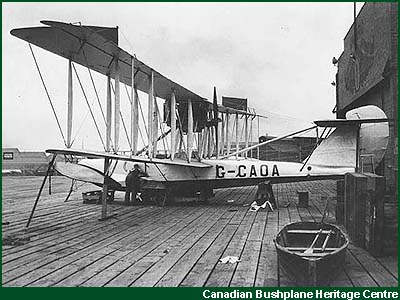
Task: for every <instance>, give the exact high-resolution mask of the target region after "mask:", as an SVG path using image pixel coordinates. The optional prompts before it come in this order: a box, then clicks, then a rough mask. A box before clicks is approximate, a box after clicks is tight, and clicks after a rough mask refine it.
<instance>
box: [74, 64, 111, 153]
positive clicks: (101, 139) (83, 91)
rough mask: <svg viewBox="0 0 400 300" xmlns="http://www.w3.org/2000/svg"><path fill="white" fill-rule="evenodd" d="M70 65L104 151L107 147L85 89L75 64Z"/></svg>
mask: <svg viewBox="0 0 400 300" xmlns="http://www.w3.org/2000/svg"><path fill="white" fill-rule="evenodd" d="M72 67H73V68H74V71H75V75H76V78H77V79H78V82H79V85H80V87H81V90H82V93H83V96H84V98H85V100H86V104H87V105H88V108H89V111H90V114H91V116H92V119H93V122H94V125H95V127H96V130H97V133H98V135H99V138H100V141H101V143H102V145H103V148H104V151H106V150H107V148H106V146H105V144H104V141H103V138H102V137H101V133H100V129H99V126H98V125H97V122H96V118H95V117H94V115H93V111H92V108H91V106H90V104H89V100H88V98H87V96H86V93H85V90H84V88H83V85H82V82H81V79H80V78H79V75H78V72H77V71H76V68H75V65H74V64H72Z"/></svg>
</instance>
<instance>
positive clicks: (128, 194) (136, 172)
mask: <svg viewBox="0 0 400 300" xmlns="http://www.w3.org/2000/svg"><path fill="white" fill-rule="evenodd" d="M143 174H144V173H143V171H142V170H140V168H139V165H138V164H134V165H133V169H132V170H130V171H129V173H128V175H127V176H126V179H125V186H126V191H125V204H126V205H129V203H132V204H133V205H137V204H139V201H138V200H137V199H138V198H137V193H138V192H139V190H140V176H142V175H143Z"/></svg>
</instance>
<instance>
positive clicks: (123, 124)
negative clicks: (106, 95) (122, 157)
mask: <svg viewBox="0 0 400 300" xmlns="http://www.w3.org/2000/svg"><path fill="white" fill-rule="evenodd" d="M111 89H112V91H113V94H114V96H115V89H114V86H113V85H112V84H111ZM119 115H120V117H121V121H122V127H124V131H125V136H126V139H127V141H128V145H129V148H130V149H132V146H131V142H130V140H129V134H128V130H127V129H126V125H125V120H124V116H123V115H122V113H121V110H120V111H119Z"/></svg>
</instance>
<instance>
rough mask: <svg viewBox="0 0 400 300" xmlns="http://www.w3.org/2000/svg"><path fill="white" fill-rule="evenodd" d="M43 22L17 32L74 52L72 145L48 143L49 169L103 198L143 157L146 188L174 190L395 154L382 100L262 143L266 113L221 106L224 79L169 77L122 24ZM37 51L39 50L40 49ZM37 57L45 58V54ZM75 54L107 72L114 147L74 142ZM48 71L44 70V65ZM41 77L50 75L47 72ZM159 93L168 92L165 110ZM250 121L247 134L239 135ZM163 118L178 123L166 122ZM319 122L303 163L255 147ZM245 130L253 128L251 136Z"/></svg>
mask: <svg viewBox="0 0 400 300" xmlns="http://www.w3.org/2000/svg"><path fill="white" fill-rule="evenodd" d="M41 23H42V24H43V25H45V26H40V27H30V28H20V29H14V30H12V31H11V34H12V35H14V36H16V37H18V38H20V39H22V40H24V41H27V42H28V43H29V45H30V47H31V44H33V45H36V46H38V47H40V48H43V49H45V50H48V51H50V52H52V53H55V54H57V55H59V56H61V57H63V58H66V59H67V60H68V61H69V64H68V66H69V70H68V74H69V76H68V97H67V103H68V110H67V124H66V128H67V130H66V131H67V134H66V139H65V146H66V148H64V149H47V150H46V152H47V153H50V154H53V159H52V160H51V162H50V163H49V169H48V170H49V171H50V170H51V168H54V169H55V170H57V171H58V172H59V173H60V174H62V175H64V176H67V177H69V178H71V179H73V180H78V181H84V182H90V183H93V184H96V185H98V186H102V187H103V202H106V201H105V200H104V199H105V198H106V197H105V195H106V193H107V190H108V189H112V190H124V189H125V178H126V175H127V173H128V171H129V170H130V169H132V167H133V165H134V164H139V166H140V167H141V169H142V170H143V171H144V172H145V174H146V176H145V177H143V189H157V190H159V191H160V190H161V191H164V192H165V193H164V194H165V195H170V196H171V195H174V194H177V193H180V192H184V191H188V190H191V191H193V192H200V194H202V195H204V196H205V197H207V195H210V194H211V192H212V190H213V189H215V188H228V187H235V186H243V185H255V184H257V183H260V182H263V181H266V180H268V181H270V182H272V183H278V182H291V181H302V180H319V179H328V178H333V179H334V178H340V177H342V176H343V175H344V174H345V173H347V172H354V171H355V170H357V169H359V168H360V167H362V166H363V162H364V160H365V158H367V160H369V161H370V162H371V164H372V165H373V167H374V166H377V165H378V164H379V162H380V161H381V160H382V158H383V156H384V154H385V150H386V147H387V141H388V135H389V130H388V121H387V117H386V115H385V113H384V112H383V111H382V110H381V109H379V108H378V107H375V106H365V107H360V108H356V109H353V110H351V111H349V112H348V113H347V114H346V119H336V120H326V121H324V120H322V121H315V122H314V124H313V125H312V126H310V127H308V128H305V129H302V130H299V131H297V132H293V133H290V134H287V135H284V136H280V137H277V138H274V139H272V140H268V141H265V142H262V143H259V142H258V137H259V136H257V143H253V142H251V136H252V134H253V132H254V131H255V130H253V121H256V120H259V118H260V117H262V116H260V115H257V114H256V113H255V112H254V111H251V110H250V109H248V108H244V109H243V108H234V107H226V106H222V105H218V103H217V95H216V89H215V88H214V95H213V101H212V102H210V101H208V100H207V99H206V98H204V97H202V96H199V95H197V94H196V93H194V92H192V91H190V90H188V89H187V88H185V87H183V86H181V85H179V84H177V83H175V82H174V81H172V80H170V79H168V78H167V77H165V76H164V75H162V74H160V73H159V72H157V71H155V70H154V69H153V68H151V67H150V66H148V65H147V64H145V63H143V62H142V61H141V60H139V59H138V58H136V56H135V55H131V54H129V53H128V52H126V51H125V50H123V49H121V48H120V47H119V46H118V28H110V27H98V26H83V25H81V24H78V25H73V24H67V23H62V22H55V21H41ZM31 50H32V47H31ZM32 54H33V57H34V58H35V56H34V53H33V50H32ZM35 62H36V66H37V67H38V65H37V61H36V59H35ZM75 63H76V64H79V65H82V66H84V67H86V68H87V69H88V70H89V71H90V70H92V71H96V72H97V73H100V74H102V75H104V76H106V77H107V97H106V99H105V105H106V109H105V110H106V116H105V122H106V132H105V134H104V140H105V143H104V151H86V150H76V149H72V147H71V146H72V142H71V132H72V117H73V92H72V91H73V88H72V70H73V67H74V64H75ZM38 71H39V74H40V69H39V67H38ZM40 75H41V74H40ZM41 79H42V83H43V84H44V82H43V77H42V75H41ZM112 82H113V83H114V84H112ZM121 85H125V86H127V87H129V88H130V92H129V93H128V96H129V100H130V105H131V106H130V107H131V110H130V116H131V119H130V136H129V145H130V149H129V151H128V153H126V152H124V153H122V152H121V151H120V146H119V145H120V143H119V139H120V124H121V118H120V109H121V104H120V97H121V96H120V86H121ZM138 91H141V92H144V93H146V94H147V95H148V100H147V120H146V122H147V126H146V135H147V145H145V146H144V147H143V148H142V149H138V139H139V132H138V130H140V126H139V110H140V109H141V105H140V102H141V101H140V99H139V94H138ZM47 96H48V97H49V95H47ZM157 98H158V99H164V101H165V103H164V107H163V111H164V116H163V117H162V116H161V114H160V110H159V109H158V106H157V101H156V99H157ZM143 119H145V118H143ZM240 120H241V122H242V124H243V127H242V129H243V130H242V132H244V134H242V135H240V134H239V132H240V128H239V123H240ZM160 123H164V125H166V126H167V127H168V128H169V129H168V130H167V131H165V130H163V127H161V126H160ZM58 125H59V128H61V126H60V124H58ZM318 127H322V128H324V130H323V131H322V134H321V135H318V131H317V142H316V145H315V147H314V149H313V151H312V153H311V154H310V155H309V156H308V157H307V158H306V159H305V160H304V161H303V162H299V163H295V162H284V161H262V160H259V159H257V158H255V157H254V155H252V154H251V153H252V150H254V149H257V148H258V149H259V147H262V146H264V145H266V144H268V143H272V142H274V141H277V140H280V139H283V138H288V137H290V136H294V135H297V134H301V133H304V132H307V131H310V130H314V129H317V128H318ZM164 129H165V126H164ZM112 132H113V133H114V136H113V137H112ZM240 136H244V143H243V142H241V141H240ZM163 139H166V140H168V141H169V147H168V149H164V155H160V151H158V150H159V149H158V147H159V142H160V141H161V140H163ZM253 153H254V152H253ZM57 155H59V156H65V157H66V158H67V159H66V161H65V162H61V161H56V159H55V158H56V156H57ZM74 157H82V158H83V159H80V160H75V159H74ZM46 177H47V175H46ZM46 177H45V179H44V181H43V184H42V187H41V189H40V192H41V190H42V188H43V185H44V183H45V181H46ZM40 192H39V195H38V198H37V200H38V199H39V196H40ZM36 203H37V201H36V202H35V205H36Z"/></svg>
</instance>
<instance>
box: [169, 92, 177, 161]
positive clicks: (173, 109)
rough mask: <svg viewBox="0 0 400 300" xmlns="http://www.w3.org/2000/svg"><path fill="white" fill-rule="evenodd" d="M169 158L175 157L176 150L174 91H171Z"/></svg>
mask: <svg viewBox="0 0 400 300" xmlns="http://www.w3.org/2000/svg"><path fill="white" fill-rule="evenodd" d="M170 112H171V160H174V158H175V151H176V143H175V139H176V98H175V92H174V91H172V93H171V107H170Z"/></svg>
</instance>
